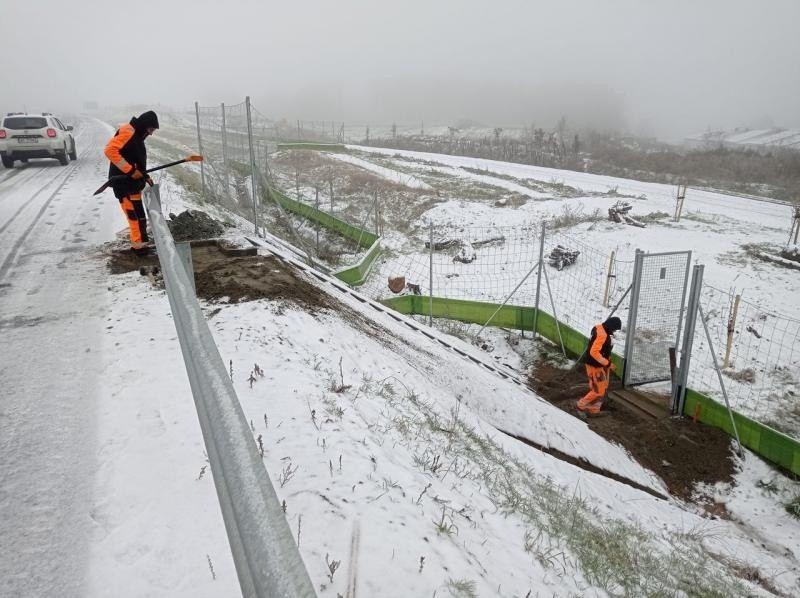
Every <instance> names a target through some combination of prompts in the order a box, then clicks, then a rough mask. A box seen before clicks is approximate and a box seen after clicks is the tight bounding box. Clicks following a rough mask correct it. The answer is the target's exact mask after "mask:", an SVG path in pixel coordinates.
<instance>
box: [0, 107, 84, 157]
mask: <svg viewBox="0 0 800 598" xmlns="http://www.w3.org/2000/svg"><path fill="white" fill-rule="evenodd" d="M29 158H55V159H57V160H58V161H59V162H61V165H62V166H66V164H67V163H68V162H69V160H77V159H78V154H77V151H76V150H75V138H74V137H73V136H72V127H71V126H65V125H64V124H63V123H62V122H61V121H60V120H58V119H57V118H56V117H55V116H53V115H52V114H50V113H49V112H42V114H25V113H22V112H9V113H8V114H7V115H6V116H4V117H3V120H2V122H1V123H0V159H2V162H3V166H5V167H6V168H13V167H14V161H15V160H19V161H21V162H27V161H28V159H29Z"/></svg>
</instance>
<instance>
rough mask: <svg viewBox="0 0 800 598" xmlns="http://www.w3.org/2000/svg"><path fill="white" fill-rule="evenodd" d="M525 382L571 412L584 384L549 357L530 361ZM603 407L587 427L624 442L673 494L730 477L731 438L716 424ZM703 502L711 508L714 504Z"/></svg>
mask: <svg viewBox="0 0 800 598" xmlns="http://www.w3.org/2000/svg"><path fill="white" fill-rule="evenodd" d="M528 385H529V386H530V387H531V388H532V389H533V390H535V391H536V392H537V393H538V394H539V395H540V396H541V397H543V398H544V399H546V400H548V401H549V402H550V403H552V404H553V405H555V406H557V407H558V408H560V409H562V410H564V411H566V412H568V413H570V414H573V415H574V414H575V403H576V401H577V400H578V399H579V398H580V397H581V396H582V395H584V394H585V393H586V391H587V390H588V385H587V382H586V375H585V374H584V372H583V369H582V368H581V369H576V370H571V371H568V370H564V369H561V368H558V367H555V366H553V365H551V364H549V363H540V364H538V365H536V367H535V368H534V370H533V373H532V374H531V375H530V377H529V379H528ZM608 412H609V415H608V416H606V417H599V418H590V419H589V420H588V422H587V423H588V426H589V428H591V430H592V431H594V432H596V433H597V434H599V435H600V436H602V437H604V438H606V439H608V440H610V441H612V442H616V443H617V444H619V445H621V446H623V447H625V448H626V449H627V450H628V452H630V454H631V455H632V456H633V457H634V458H635V459H636V460H637V461H638V462H639V463H641V464H642V465H643V466H644V467H646V468H648V469H650V470H651V471H653V472H654V473H655V474H656V475H658V476H659V477H661V478H662V479H663V480H664V483H665V484H666V485H667V487H668V488H669V490H670V492H671V493H672V494H673V495H674V496H677V497H679V498H682V499H686V500H689V499H691V498H692V493H693V490H694V486H695V484H697V483H699V482H706V483H709V484H713V483H715V482H727V483H730V482H732V481H733V475H734V473H735V463H734V458H733V450H732V447H731V438H730V437H729V436H728V435H727V434H725V433H724V432H722V431H721V430H718V429H716V428H712V427H709V426H706V425H704V424H702V423H700V422H697V423H694V422H693V421H692V420H691V419H687V418H668V419H662V420H656V419H652V418H646V419H645V418H643V417H640V416H639V415H637V414H635V413H633V412H632V411H631V410H629V409H626V408H623V407H620V406H616V405H614V404H612V405H610V406H609V407H608ZM707 507H708V509H709V510H710V511H715V510H716V509H715V507H714V505H707ZM716 514H719V513H716Z"/></svg>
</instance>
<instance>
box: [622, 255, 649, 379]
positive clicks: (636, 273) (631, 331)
mask: <svg viewBox="0 0 800 598" xmlns="http://www.w3.org/2000/svg"><path fill="white" fill-rule="evenodd" d="M643 261H644V252H643V251H642V250H641V249H637V250H636V257H635V258H634V262H633V282H632V289H631V303H630V309H629V310H628V328H627V329H626V334H625V356H624V357H625V370H624V372H623V374H622V385H623V386H627V384H628V379H629V377H630V371H631V368H630V367H628V364H629V363H630V360H631V357H632V355H633V342H634V336H635V334H636V312H637V310H638V307H639V291H640V290H641V286H642V263H643Z"/></svg>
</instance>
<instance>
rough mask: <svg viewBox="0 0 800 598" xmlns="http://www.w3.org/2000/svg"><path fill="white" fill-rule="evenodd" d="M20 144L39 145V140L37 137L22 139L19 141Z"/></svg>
mask: <svg viewBox="0 0 800 598" xmlns="http://www.w3.org/2000/svg"><path fill="white" fill-rule="evenodd" d="M17 141H19V142H20V143H39V140H38V139H36V137H20V138H19V139H17Z"/></svg>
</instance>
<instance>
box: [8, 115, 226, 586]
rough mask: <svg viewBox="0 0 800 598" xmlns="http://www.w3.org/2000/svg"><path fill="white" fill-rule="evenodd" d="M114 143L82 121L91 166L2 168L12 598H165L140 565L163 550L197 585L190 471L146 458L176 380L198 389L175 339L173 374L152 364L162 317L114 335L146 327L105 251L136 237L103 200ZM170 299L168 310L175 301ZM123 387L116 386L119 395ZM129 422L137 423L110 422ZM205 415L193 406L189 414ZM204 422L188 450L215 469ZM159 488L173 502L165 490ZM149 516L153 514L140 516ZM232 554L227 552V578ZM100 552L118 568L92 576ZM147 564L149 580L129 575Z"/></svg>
mask: <svg viewBox="0 0 800 598" xmlns="http://www.w3.org/2000/svg"><path fill="white" fill-rule="evenodd" d="M112 133H113V130H112V129H111V127H109V126H108V125H105V124H103V123H100V122H99V121H96V120H90V119H82V120H81V121H80V122H79V123H78V124H77V127H76V145H77V149H78V160H77V161H76V162H71V163H70V164H69V165H68V166H61V165H60V164H58V162H57V161H55V160H32V161H31V162H29V163H28V164H27V165H23V166H20V165H18V166H17V167H16V168H14V169H13V170H3V171H0V331H2V343H3V359H2V362H0V461H2V464H3V465H2V473H0V482H1V483H0V538H1V539H2V541H0V580H2V585H1V586H0V594H2V595H3V596H15V597H26V596H37V597H39V596H63V597H67V596H70V597H73V596H74V597H79V596H86V595H93V596H104V595H105V596H107V595H123V594H125V592H121V593H120V592H119V591H116V590H113V588H117V589H118V590H122V589H123V588H124V587H128V588H129V589H131V590H132V589H133V588H139V589H138V591H136V592H131V593H130V594H127V595H153V592H152V591H151V589H152V587H153V586H151V585H144V587H142V586H143V582H142V581H141V579H146V578H147V576H146V575H145V572H144V571H141V570H138V571H137V570H136V563H137V562H140V563H141V562H142V559H143V557H144V556H145V555H146V554H147V553H148V552H150V551H153V550H155V551H157V553H158V554H157V556H158V561H160V562H162V563H163V566H164V567H165V568H166V567H168V568H169V569H170V570H172V571H173V574H172V575H173V576H174V575H179V574H180V575H183V574H184V573H185V568H182V567H181V565H182V564H183V561H184V559H185V557H184V556H183V554H182V553H184V552H186V547H185V546H183V545H182V544H184V543H187V544H190V543H191V540H190V538H191V539H192V540H193V539H195V538H196V537H197V536H198V535H199V534H197V533H194V532H193V531H192V529H193V526H194V525H195V523H196V522H194V521H191V520H189V521H187V520H186V517H184V518H183V520H182V519H181V518H180V517H175V518H173V515H174V514H175V513H176V512H178V513H179V512H181V511H183V510H184V509H185V501H186V500H190V499H189V498H187V497H186V496H185V494H184V492H182V491H179V489H181V488H182V487H181V486H180V483H179V481H177V480H176V481H175V483H174V484H171V483H170V478H171V477H172V478H174V477H175V473H176V472H174V471H166V472H165V471H164V469H167V470H169V469H170V467H171V464H172V463H173V459H172V457H171V451H170V450H165V449H164V448H163V445H159V446H158V447H157V450H154V449H150V450H151V452H152V453H154V454H151V455H149V456H148V457H147V458H145V459H143V458H142V457H143V455H142V453H141V452H138V450H137V449H138V448H139V445H140V442H139V440H138V438H139V437H140V435H141V434H144V435H145V436H147V435H151V436H152V435H156V434H158V433H159V429H160V427H163V425H164V424H163V422H161V423H159V419H160V418H161V417H162V414H161V413H160V412H159V409H158V405H159V401H161V400H164V398H165V397H166V396H169V395H164V394H162V393H163V392H164V388H167V389H169V388H170V385H169V384H166V385H165V384H164V383H165V379H166V380H167V381H168V380H173V379H177V380H179V381H181V382H182V383H183V384H184V385H186V386H188V384H187V383H186V381H185V373H184V371H183V368H182V361H181V360H180V359H179V350H178V347H177V344H175V343H174V341H172V340H170V344H171V345H172V344H174V346H175V350H174V352H175V357H176V360H175V362H174V363H173V364H172V365H173V367H174V368H175V369H173V371H172V372H170V371H163V370H160V369H159V364H158V363H157V361H155V360H154V356H152V355H149V354H148V343H149V342H150V338H151V337H153V336H155V333H154V332H153V331H151V330H149V329H148V328H147V326H146V325H145V324H144V320H147V321H152V320H153V318H151V317H150V316H149V314H142V313H138V314H137V316H138V317H139V318H141V320H142V322H141V323H139V322H136V323H137V327H135V328H130V329H127V330H124V331H112V330H113V328H114V326H115V325H118V320H120V319H122V318H125V319H126V321H125V322H124V327H129V326H130V325H131V323H132V322H131V320H130V319H129V318H130V312H134V313H135V312H136V310H137V303H138V302H137V298H136V297H135V296H131V297H128V299H127V303H125V304H124V305H120V304H119V303H114V301H115V295H114V294H113V293H111V292H109V275H108V273H107V272H106V270H105V260H104V259H101V256H97V255H96V253H97V249H96V248H97V246H98V245H100V244H102V243H105V242H107V241H110V240H112V239H114V237H115V231H116V230H119V229H120V228H123V227H125V221H124V218H123V216H122V213H121V211H120V209H119V205H118V202H117V200H116V199H115V198H114V196H113V194H112V193H111V192H110V191H108V192H106V193H104V194H103V195H100V196H98V197H93V196H92V192H93V191H94V190H95V189H96V188H97V187H98V186H99V184H100V183H101V182H102V181H103V180H105V175H106V172H107V161H106V159H105V157H104V156H103V154H102V148H103V146H104V145H105V142H106V141H107V140H108V138H109V137H110V135H111V134H112ZM160 302H161V303H163V305H164V306H166V298H164V297H161V298H160ZM162 312H163V313H162V321H161V322H160V324H161V330H162V331H167V333H169V330H170V327H171V326H172V323H171V322H170V321H169V320H168V316H167V313H168V308H167V307H164V309H163V310H162ZM115 316H116V317H115ZM145 316H147V317H145ZM134 321H135V320H134ZM110 331H111V332H110ZM117 332H122V335H118V334H117ZM162 334H163V332H162ZM168 336H169V337H172V336H174V335H173V334H168ZM160 357H163V356H160ZM109 363H110V364H111V365H112V367H113V368H114V369H113V370H112V371H109V369H108V367H109V366H108V365H107V364H109ZM173 372H174V373H173ZM114 380H116V381H117V384H116V385H115V386H116V388H113V389H112V390H111V391H110V392H109V381H114ZM160 385H161V386H160ZM153 404H155V407H153V406H152V405H153ZM166 412H167V413H173V414H174V410H172V411H170V410H167V411H166ZM120 415H125V416H126V420H127V421H128V423H127V424H126V425H122V426H112V425H109V422H110V421H119V417H120ZM192 416H194V414H193V412H192V410H191V405H190V406H189V410H188V413H187V412H186V411H185V410H184V412H182V413H181V414H180V417H181V418H187V417H192ZM194 417H196V416H194ZM132 422H136V423H135V424H134V423H132ZM189 424H190V425H189V426H187V428H188V430H189V432H188V433H187V434H186V437H185V439H184V440H185V441H188V440H193V449H194V451H193V452H194V454H195V456H196V458H197V460H198V461H200V460H201V459H202V448H201V447H202V441H201V440H200V438H199V430H198V429H197V425H196V419H195V420H191V419H190V420H189ZM169 440H170V444H173V443H177V440H176V439H175V438H169ZM131 456H135V457H134V460H135V463H133V464H131V463H129V461H128V459H129V457H131ZM198 470H199V465H198ZM183 473H186V474H187V475H188V474H190V473H193V474H194V475H195V476H196V472H183ZM190 480H193V477H192V478H190ZM184 483H185V482H184ZM154 488H158V489H159V493H156V494H155V495H154V494H153V492H152V491H153V489H154ZM142 494H149V495H150V498H149V501H150V503H152V502H153V501H162V504H161V505H159V506H158V508H157V509H155V513H150V512H149V509H148V508H147V507H146V505H147V504H149V503H148V501H146V500H140V499H142V496H141V495H142ZM203 495H204V497H205V498H206V499H207V503H208V505H209V506H210V507H211V516H210V517H209V522H208V523H206V524H205V526H206V527H207V529H209V530H212V535H215V536H216V537H215V538H214V540H215V542H214V543H213V544H214V545H221V546H223V547H225V546H226V544H225V542H226V541H225V539H224V532H223V531H222V529H221V525H220V523H221V521H220V517H219V515H218V510H219V509H218V507H217V506H216V502H215V498H216V497H215V496H214V493H213V489H211V488H210V487H206V488H204V492H203ZM178 496H181V498H180V500H176V497H178ZM170 507H172V509H170ZM134 511H136V512H139V514H140V516H138V517H133V518H132V517H131V512H134ZM215 517H216V520H215ZM180 521H183V523H184V524H185V525H184V526H183V527H180V526H179V525H178V522H180ZM187 532H188V533H187ZM214 532H216V533H215V534H214ZM204 533H208V532H204ZM93 554H94V560H93V557H92V555H93ZM100 554H102V555H104V556H103V557H100V556H99V555H100ZM204 554H205V553H203V554H194V555H191V556H192V557H193V558H195V559H196V562H197V566H198V567H197V568H198V569H199V571H200V572H201V573H200V574H199V575H198V576H197V579H202V580H205V579H210V578H209V574H208V564H207V563H206V562H205V559H204ZM226 556H227V555H225V553H224V551H223V554H222V558H221V559H220V561H221V562H220V563H219V564H218V569H220V570H221V571H225V570H226V566H225V560H224V559H225V558H226ZM98 558H105V559H109V561H110V562H108V563H106V564H105V565H104V566H103V567H100V568H97V567H94V568H93V569H92V570H91V571H89V570H88V567H89V563H90V562H95V563H97V562H98V560H97V559H98ZM227 559H228V562H229V563H230V557H229V556H227ZM100 562H103V561H100ZM150 564H151V565H152V563H150ZM230 567H232V565H229V566H228V567H227V569H228V571H230ZM148 568H150V569H152V568H153V567H152V566H150V567H148ZM131 569H133V575H126V572H128V571H130V570H131ZM161 577H165V576H163V575H161ZM229 577H234V578H235V576H229ZM167 579H168V578H167ZM234 581H235V580H234ZM161 583H163V580H159V584H161ZM122 584H125V585H122ZM131 584H132V585H131ZM89 586H91V587H92V588H93V590H89V589H88V587H89ZM148 588H150V589H148ZM219 589H220V588H219V586H217V588H216V590H217V591H218V590H219ZM188 594H189V593H188V592H187V594H186V595H188ZM193 595H203V593H202V592H197V593H194V594H193ZM205 595H209V596H211V595H219V594H214V593H207V594H205Z"/></svg>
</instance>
